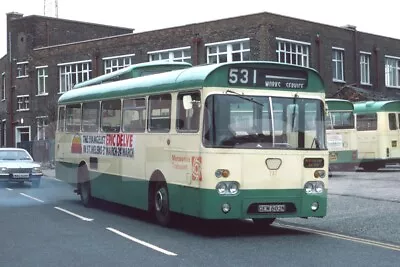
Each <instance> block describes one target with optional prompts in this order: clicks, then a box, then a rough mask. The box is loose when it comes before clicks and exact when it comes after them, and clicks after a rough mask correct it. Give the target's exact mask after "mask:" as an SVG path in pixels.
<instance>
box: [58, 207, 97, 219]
mask: <svg viewBox="0 0 400 267" xmlns="http://www.w3.org/2000/svg"><path fill="white" fill-rule="evenodd" d="M54 208H55V209H57V210H59V211H62V212H65V213H67V214H69V215H72V216H75V217H77V218H79V219H81V220H82V221H86V222H91V221H93V220H94V219H90V218H86V217H83V216H81V215H78V214H76V213H73V212H71V211H69V210H66V209H62V208H60V207H54Z"/></svg>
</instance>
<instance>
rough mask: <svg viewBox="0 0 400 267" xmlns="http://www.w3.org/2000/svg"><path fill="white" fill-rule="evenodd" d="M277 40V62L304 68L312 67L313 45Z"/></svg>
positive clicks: (282, 39)
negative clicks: (311, 52) (311, 53)
mask: <svg viewBox="0 0 400 267" xmlns="http://www.w3.org/2000/svg"><path fill="white" fill-rule="evenodd" d="M275 39H276V41H277V49H276V56H277V62H279V63H286V64H291V65H296V66H302V67H309V66H310V47H311V43H307V42H302V41H297V40H291V39H285V38H280V37H276V38H275ZM282 56H283V58H284V59H283V60H281V57H282ZM299 57H300V59H299ZM293 58H294V60H293ZM299 61H300V62H299Z"/></svg>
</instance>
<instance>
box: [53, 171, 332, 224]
mask: <svg viewBox="0 0 400 267" xmlns="http://www.w3.org/2000/svg"><path fill="white" fill-rule="evenodd" d="M71 168H73V169H76V168H77V166H76V165H73V164H64V163H57V169H58V170H61V171H58V172H57V174H56V175H57V178H59V179H62V180H65V181H67V182H70V183H72V184H73V183H74V182H76V176H75V177H74V176H71V175H68V173H69V174H71ZM72 173H74V172H72ZM75 173H76V172H75ZM90 176H91V179H92V180H91V182H92V194H93V196H94V197H98V198H102V199H105V200H108V201H112V202H115V203H119V204H123V205H127V206H131V207H135V208H139V209H143V210H147V208H148V181H147V180H140V179H133V178H127V177H121V176H117V175H110V174H100V175H99V174H98V173H96V172H91V173H90ZM168 191H169V198H170V208H171V210H172V211H174V212H179V213H183V214H186V215H191V216H196V217H200V218H204V219H245V218H268V217H281V218H284V217H287V218H289V217H323V216H325V215H326V211H327V192H326V191H325V193H324V194H320V195H317V194H311V195H307V194H305V193H304V190H303V189H282V190H275V189H274V190H271V189H251V190H249V189H247V190H240V193H239V194H238V195H236V196H221V195H219V194H218V192H217V190H215V189H201V188H194V187H188V186H183V185H176V184H168ZM313 202H318V203H319V205H320V207H319V209H318V210H317V211H315V212H314V211H312V210H311V204H312V203H313ZM225 203H228V204H229V205H231V207H232V209H231V211H230V212H229V213H227V214H225V213H223V212H222V209H221V207H222V205H223V204H225ZM255 203H293V204H294V205H295V207H296V211H294V212H293V213H287V214H280V215H267V214H248V212H247V211H248V208H249V206H250V205H251V204H255Z"/></svg>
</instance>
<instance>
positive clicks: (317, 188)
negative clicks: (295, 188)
mask: <svg viewBox="0 0 400 267" xmlns="http://www.w3.org/2000/svg"><path fill="white" fill-rule="evenodd" d="M324 189H325V185H324V183H323V182H321V181H317V182H314V181H313V182H307V183H305V185H304V191H305V192H306V194H321V193H323V192H324Z"/></svg>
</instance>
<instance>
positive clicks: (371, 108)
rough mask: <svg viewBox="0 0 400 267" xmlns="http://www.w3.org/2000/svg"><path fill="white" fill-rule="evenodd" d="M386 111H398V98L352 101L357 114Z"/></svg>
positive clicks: (399, 104) (399, 109)
mask: <svg viewBox="0 0 400 267" xmlns="http://www.w3.org/2000/svg"><path fill="white" fill-rule="evenodd" d="M387 111H393V112H400V100H389V101H365V102H355V103H354V112H355V113H357V114H368V113H375V112H387Z"/></svg>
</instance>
